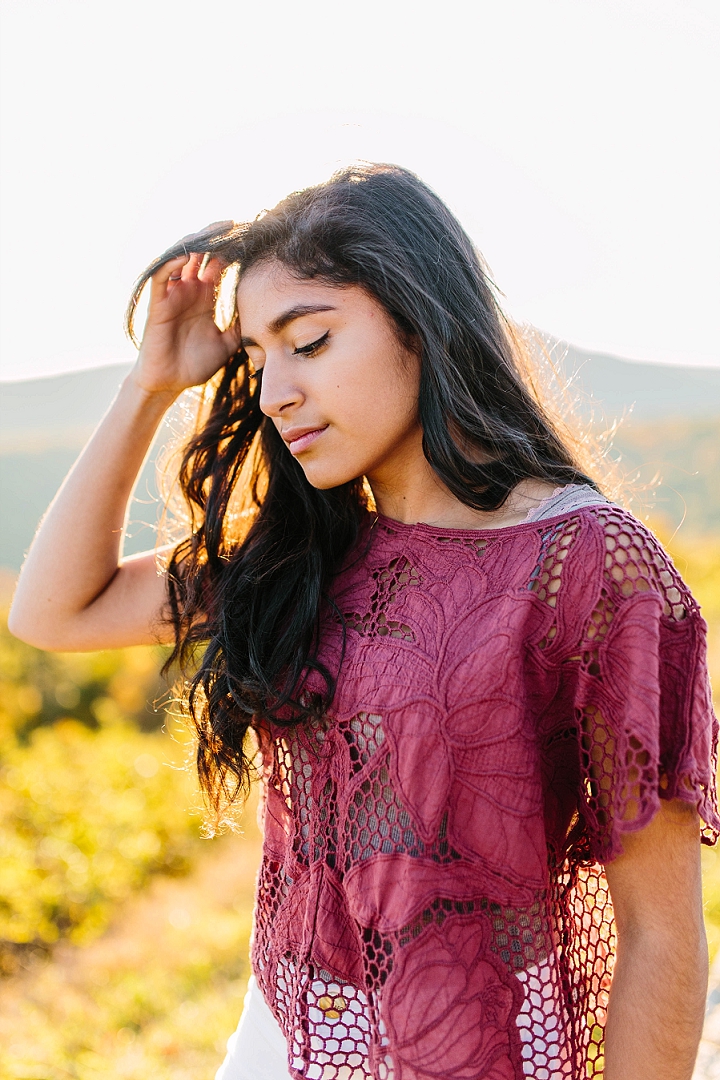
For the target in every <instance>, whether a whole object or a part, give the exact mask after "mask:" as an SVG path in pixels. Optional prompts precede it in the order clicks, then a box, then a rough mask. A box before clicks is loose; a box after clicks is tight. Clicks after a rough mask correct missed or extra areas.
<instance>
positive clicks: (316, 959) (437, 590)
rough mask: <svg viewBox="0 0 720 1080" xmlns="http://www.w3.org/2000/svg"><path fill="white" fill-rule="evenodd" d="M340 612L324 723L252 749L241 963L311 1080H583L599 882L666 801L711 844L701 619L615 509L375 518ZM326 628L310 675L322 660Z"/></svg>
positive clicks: (332, 633)
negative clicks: (245, 952)
mask: <svg viewBox="0 0 720 1080" xmlns="http://www.w3.org/2000/svg"><path fill="white" fill-rule="evenodd" d="M335 598H336V600H337V603H338V606H339V608H340V610H341V611H342V612H343V614H344V616H345V621H346V625H347V640H346V650H345V656H344V659H343V663H342V667H341V670H340V677H339V682H338V687H337V693H336V696H335V700H334V702H333V706H332V710H331V712H330V713H329V715H328V716H327V718H326V722H325V723H324V724H322V725H321V724H317V725H315V726H314V727H313V728H311V729H308V728H307V727H304V728H301V729H298V730H295V731H294V732H288V731H285V730H280V729H279V728H275V729H273V730H272V731H269V732H268V733H267V738H266V741H265V759H266V800H265V812H264V816H265V843H264V857H263V863H262V867H261V870H260V875H259V882H258V899H257V908H256V916H255V930H254V940H253V968H254V971H255V974H256V976H257V979H258V982H259V984H260V987H261V989H262V991H263V994H264V996H265V998H266V1000H267V1002H268V1004H269V1005H270V1007H271V1009H272V1011H273V1013H274V1015H275V1017H276V1018H277V1020H278V1022H279V1024H280V1026H281V1028H282V1029H283V1031H284V1033H285V1035H286V1036H287V1040H288V1054H289V1065H290V1072H291V1075H292V1076H293V1077H296V1078H300V1077H308V1078H313V1080H320V1078H323V1080H365V1078H370V1077H372V1078H373V1080H428V1078H437V1080H439V1078H443V1080H480V1078H482V1080H520V1078H522V1077H527V1076H531V1077H534V1078H536V1080H560V1078H563V1080H565V1078H567V1080H570V1078H573V1080H580V1078H582V1080H587V1078H589V1077H600V1076H601V1075H602V1071H603V1068H602V1032H603V1024H604V1018H605V1010H606V1006H607V1000H608V990H609V986H610V980H611V977H612V967H613V955H614V946H615V934H614V929H613V916H612V909H611V904H610V900H609V895H608V889H607V884H606V881H605V877H604V874H603V870H602V864H603V863H604V862H605V861H607V860H609V859H612V858H613V857H615V856H616V855H617V854H618V853H619V852H620V851H621V850H622V837H623V834H624V833H625V832H628V831H633V830H637V829H641V828H642V827H643V826H644V825H646V824H647V823H648V822H649V821H650V819H651V818H652V816H653V814H654V813H655V811H656V810H657V808H658V805H659V799H661V798H666V799H670V798H680V799H683V800H686V801H687V802H690V803H692V804H694V805H696V806H697V807H698V810H699V812H700V814H701V816H702V819H703V822H704V824H705V829H704V838H705V839H706V840H707V841H708V842H712V840H714V839H715V837H716V836H717V833H718V831H719V830H720V821H719V820H718V814H717V808H716V801H715V793H714V776H715V745H716V733H717V723H716V721H715V719H714V717H713V713H712V708H711V703H710V696H709V687H708V679H707V674H706V668H705V642H704V633H705V624H704V622H703V620H702V618H701V616H700V613H699V611H698V608H697V605H696V603H695V602H694V601H693V599H692V597H691V596H690V594H689V593H688V590H687V588H686V587H685V586H684V584H683V582H682V581H681V580H680V578H679V576H678V574H677V572H676V571H675V569H674V567H673V566H672V564H671V562H670V561H669V559H668V557H667V556H666V555H665V553H664V552H663V550H662V549H661V548H660V546H659V545H658V543H657V541H656V540H655V539H654V538H653V536H652V535H651V534H650V533H648V531H647V530H646V529H645V528H644V526H643V525H641V524H640V523H639V522H638V521H636V520H635V519H634V518H633V517H632V516H631V515H630V514H628V513H626V512H625V511H623V510H620V509H618V508H617V507H615V506H612V505H610V504H605V505H596V506H585V507H581V508H579V509H577V510H574V511H572V512H570V513H568V512H565V513H564V514H560V515H557V516H554V517H551V518H549V519H548V520H543V521H533V522H527V523H523V524H521V525H516V526H513V527H510V528H506V529H498V530H492V531H490V530H487V531H463V530H447V529H441V528H435V527H430V526H427V525H423V524H419V525H403V524H398V523H396V522H392V521H389V520H386V519H383V518H381V519H379V520H378V521H377V522H375V523H374V524H373V525H372V526H370V527H369V528H368V529H367V530H366V532H365V533H364V534H363V536H362V537H361V541H360V544H359V545H358V548H357V550H356V551H355V553H354V555H353V557H352V558H351V559H349V560H348V564H347V569H346V570H345V571H344V572H343V573H341V574H340V575H339V577H338V579H337V581H336V586H335ZM341 641H342V635H341V631H340V626H339V623H338V621H337V619H336V618H333V617H332V616H331V615H330V614H328V616H327V618H326V620H325V624H324V631H323V637H322V641H321V650H320V654H321V657H322V658H323V659H324V660H325V662H326V663H327V664H328V666H329V667H330V668H331V669H337V667H338V666H339V662H340V649H341Z"/></svg>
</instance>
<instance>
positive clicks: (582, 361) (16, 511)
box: [0, 346, 720, 571]
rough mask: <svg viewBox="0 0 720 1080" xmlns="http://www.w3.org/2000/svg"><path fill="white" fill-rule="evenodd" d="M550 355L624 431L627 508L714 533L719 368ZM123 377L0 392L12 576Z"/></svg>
mask: <svg viewBox="0 0 720 1080" xmlns="http://www.w3.org/2000/svg"><path fill="white" fill-rule="evenodd" d="M553 356H554V357H555V361H554V362H555V365H556V367H557V368H558V369H559V370H560V372H561V374H562V379H563V381H569V383H570V389H569V397H570V399H571V400H572V401H573V402H574V404H575V408H576V411H577V413H578V415H579V417H580V419H581V420H582V421H584V422H587V423H592V426H593V428H594V429H595V430H598V431H602V430H604V429H606V428H608V427H611V426H612V425H613V423H615V422H616V421H621V423H620V427H619V430H618V432H617V434H616V436H615V438H614V439H613V444H612V449H611V452H610V456H611V457H612V458H613V459H616V460H619V462H620V471H621V473H622V474H623V475H625V476H626V478H627V479H628V480H629V481H630V484H629V486H630V488H631V489H632V496H631V503H632V509H633V510H635V512H636V513H638V514H639V515H640V516H642V517H647V516H650V517H652V519H653V521H657V522H660V523H661V524H662V526H663V527H664V529H665V530H666V531H667V532H668V533H672V532H673V531H674V530H675V529H677V528H678V527H679V526H680V525H681V523H684V526H683V527H684V529H686V530H688V531H692V532H701V533H711V532H713V531H714V530H716V529H718V528H720V487H718V485H717V483H716V482H715V481H716V477H717V476H718V475H720V369H716V368H689V367H672V366H669V365H662V364H640V363H633V362H631V361H628V360H621V359H618V358H617V357H613V356H604V355H601V354H589V353H587V352H584V351H583V350H581V349H578V348H575V347H573V346H556V347H555V348H554V349H553ZM128 370H129V365H128V364H116V365H112V366H109V367H102V368H95V369H92V370H89V371H79V372H73V373H71V374H68V375H59V376H56V377H54V378H47V379H32V380H28V381H26V382H14V383H4V384H0V418H1V423H0V505H2V507H3V514H2V520H1V522H0V567H2V568H5V569H8V570H11V571H17V570H18V569H19V567H20V565H21V563H22V559H23V554H24V552H25V551H26V550H27V547H28V545H29V543H30V541H31V539H32V536H33V533H34V531H35V528H36V526H37V523H38V521H39V519H40V517H41V515H42V513H43V511H44V510H45V508H46V507H47V505H48V503H49V502H50V500H51V499H52V497H53V495H54V494H55V492H56V491H57V489H58V487H59V486H60V483H61V482H62V479H63V477H64V476H65V474H66V473H67V471H68V470H69V468H70V466H71V465H72V463H73V461H74V460H75V458H76V457H77V454H78V452H79V450H80V448H81V447H82V445H83V443H84V442H85V440H86V439H87V438H88V436H89V435H90V433H91V432H92V430H93V428H94V427H95V425H96V424H97V422H98V420H99V419H100V418H101V416H102V414H103V413H104V411H105V409H106V408H107V407H108V405H109V404H110V402H111V400H112V398H113V396H114V394H115V392H116V390H117V388H118V386H119V385H120V382H121V381H122V379H123V377H124V376H125V374H126V372H127V371H128ZM162 441H163V436H162V434H161V435H160V437H159V439H158V444H157V445H158V446H159V445H160V444H161V443H162ZM153 460H154V453H152V452H151V454H150V458H149V460H148V463H147V465H146V467H145V470H144V472H143V475H142V476H141V478H140V480H139V482H138V485H137V488H136V495H137V497H136V500H135V502H134V504H133V506H132V508H131V512H130V528H129V535H128V537H127V539H126V543H125V551H126V553H131V552H134V551H141V550H143V549H145V548H147V547H149V546H151V545H152V543H153V535H154V534H153V529H154V525H155V522H156V518H157V511H158V506H157V503H156V502H155V496H156V487H155V480H154V465H153ZM658 478H659V479H660V480H661V483H660V484H659V485H658V484H657V480H658Z"/></svg>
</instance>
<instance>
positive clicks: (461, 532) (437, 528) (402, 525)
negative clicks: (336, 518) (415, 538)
mask: <svg viewBox="0 0 720 1080" xmlns="http://www.w3.org/2000/svg"><path fill="white" fill-rule="evenodd" d="M606 505H607V503H602V502H597V503H588V504H587V505H586V506H579V507H577V509H575V510H564V511H561V512H560V513H558V514H553V515H552V516H551V517H544V518H539V519H537V520H535V521H518V522H516V523H515V524H514V525H500V526H498V527H497V528H495V529H492V528H485V529H482V528H481V529H457V528H453V527H450V526H448V527H447V528H446V527H445V526H443V525H429V524H428V523H427V522H425V521H415V522H408V521H396V520H395V518H390V517H386V516H385V514H381V513H380V512H379V511H377V510H376V511H375V521H376V522H377V523H378V524H380V525H384V526H386V527H387V528H389V529H394V530H395V531H396V532H405V533H410V532H416V531H420V532H424V533H427V534H429V535H434V536H438V535H439V536H447V535H448V534H449V533H452V535H453V536H458V537H466V536H467V537H472V536H480V535H482V536H497V535H499V534H500V533H516V532H526V531H527V530H528V529H536V528H537V527H538V526H539V525H548V524H549V523H550V522H558V521H562V520H564V519H565V518H568V517H572V516H574V515H575V514H581V513H583V512H584V511H586V510H596V509H597V507H598V506H606Z"/></svg>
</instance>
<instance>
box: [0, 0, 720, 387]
mask: <svg viewBox="0 0 720 1080" xmlns="http://www.w3.org/2000/svg"><path fill="white" fill-rule="evenodd" d="M3 11H4V28H3V42H2V48H3V52H4V56H3V57H2V66H3V80H4V88H3V95H2V102H3V104H2V108H3V123H4V146H3V154H2V163H3V165H2V193H3V207H2V213H3V219H2V240H3V256H2V258H3V261H2V280H1V283H0V298H1V300H2V342H1V344H2V353H1V358H2V363H1V367H0V377H2V378H5V379H8V378H10V379H17V378H27V377H30V376H34V375H46V374H51V373H56V372H61V371H69V370H74V369H78V368H82V367H89V366H94V365H96V364H101V363H109V362H112V361H117V360H122V359H129V358H131V357H132V356H133V355H134V350H133V349H132V347H131V346H130V345H129V343H128V342H127V341H126V340H125V338H124V336H123V333H122V327H121V323H122V313H123V310H124V306H125V302H126V299H127V295H128V292H129V289H130V286H131V284H132V281H133V279H134V278H135V276H136V275H137V273H138V272H139V271H140V270H141V269H142V267H143V266H144V265H145V264H146V263H147V262H149V261H150V259H151V258H152V257H154V256H155V255H156V254H157V253H159V252H160V251H161V250H163V249H164V248H165V247H167V246H168V245H169V244H170V243H171V242H172V241H174V240H176V239H177V238H178V237H179V236H182V235H184V234H185V233H187V232H190V231H194V230H196V229H198V228H199V227H201V226H202V225H204V224H205V223H207V222H209V221H213V220H217V219H220V218H228V217H234V218H236V219H242V218H246V217H250V216H254V215H255V214H256V213H257V212H258V211H259V210H261V209H262V208H263V207H267V206H271V205H273V204H274V203H275V202H276V201H277V200H278V199H279V198H281V197H282V196H283V195H284V194H286V193H287V192H288V191H290V190H293V189H296V188H298V187H300V186H304V185H305V184H307V183H311V182H314V181H316V180H319V179H322V178H323V177H325V176H327V175H328V174H329V173H330V172H331V171H332V170H333V169H334V168H336V167H337V166H338V165H339V164H342V163H344V162H345V161H347V160H349V159H353V158H364V159H366V160H385V161H394V162H397V163H399V164H402V165H406V166H408V167H410V168H413V169H414V170H415V171H417V172H418V173H419V174H420V175H421V176H422V177H423V178H424V179H425V180H427V181H428V182H429V183H430V184H431V185H432V186H433V187H434V188H435V189H436V190H437V191H438V192H439V193H440V194H441V195H442V196H443V197H444V198H445V199H446V201H447V202H448V203H449V204H450V205H451V207H452V208H453V209H454V210H455V211H456V212H457V213H458V214H459V216H460V218H461V220H462V221H463V223H464V224H465V226H466V227H467V228H468V229H469V231H470V232H471V234H472V235H473V237H474V238H475V240H476V241H477V243H478V244H479V246H480V248H481V250H482V251H483V252H484V254H485V256H486V258H487V260H488V261H489V263H490V265H491V267H492V269H493V272H494V275H495V278H496V281H497V282H498V284H499V286H500V287H501V288H502V290H503V291H504V292H505V294H506V296H507V298H508V304H509V306H510V308H511V310H512V311H513V312H514V313H515V314H516V315H518V316H519V317H521V318H523V319H527V320H529V321H531V322H533V323H535V324H536V325H537V326H539V327H541V328H542V329H544V330H546V331H548V332H551V333H553V334H555V335H557V336H559V337H563V338H566V339H569V340H571V341H573V342H575V343H576V344H579V345H581V346H586V347H588V348H589V349H594V350H598V351H600V350H602V351H608V352H614V353H616V354H618V355H622V356H626V357H631V358H636V359H640V360H663V361H670V362H679V363H696V364H720V348H719V347H718V312H717V308H718V296H719V295H720V278H719V276H718V263H719V261H720V260H719V259H718V251H719V250H720V221H719V214H718V209H719V205H720V200H718V197H717V193H718V191H720V163H719V159H720V147H719V141H718V130H719V125H718V102H719V101H720V94H719V91H720V86H719V85H718V82H719V80H718V71H720V64H718V63H717V56H718V38H719V37H720V18H719V16H718V13H719V12H720V6H719V5H718V4H717V2H716V0H676V2H675V0H492V2H488V0H472V2H470V0H444V2H443V3H434V4H430V3H428V2H426V0H412V2H406V0H363V2H362V3H356V4H343V3H338V0H304V2H303V3H299V2H298V0H253V2H252V3H247V2H245V0H213V2H212V3H208V4H200V3H198V2H197V0H193V2H191V0H123V2H122V3H118V2H112V0H109V2H107V3H95V2H93V0H4V4H3Z"/></svg>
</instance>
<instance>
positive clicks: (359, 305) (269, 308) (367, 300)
mask: <svg viewBox="0 0 720 1080" xmlns="http://www.w3.org/2000/svg"><path fill="white" fill-rule="evenodd" d="M238 312H239V318H240V331H241V334H242V343H243V345H244V347H245V349H246V351H247V354H248V356H249V357H250V360H251V362H252V364H253V366H254V368H255V370H256V371H257V370H260V369H262V373H263V376H262V390H261V394H260V408H261V409H262V411H263V412H264V413H265V415H266V416H269V417H270V418H271V419H272V421H273V423H274V424H275V426H276V428H277V429H278V431H279V432H280V434H281V435H282V437H283V439H284V440H285V443H286V445H287V447H288V453H290V454H292V455H293V456H294V457H296V458H297V460H298V462H299V463H300V465H301V466H302V468H303V470H304V472H305V475H306V476H307V479H308V481H309V482H310V483H311V484H312V485H313V487H316V488H331V487H336V486H337V485H339V484H343V483H345V482H347V481H348V480H354V479H356V478H357V477H360V476H366V477H367V478H368V480H369V481H370V483H371V484H373V485H375V484H378V485H381V486H383V487H385V488H387V487H388V486H389V487H391V488H392V487H395V486H396V484H397V483H398V482H400V483H402V477H403V475H404V474H406V473H407V472H408V469H410V470H411V469H412V468H413V467H415V466H416V464H417V458H418V455H420V456H421V457H422V445H421V444H422V433H421V430H420V425H419V423H418V415H417V413H418V391H419V383H420V362H419V358H418V356H417V355H416V354H415V353H414V352H412V351H410V350H409V349H408V348H406V347H405V346H403V345H402V343H401V342H400V340H399V337H398V333H397V330H396V328H395V324H394V323H393V321H392V320H391V318H390V316H389V315H388V314H387V312H386V311H385V309H384V308H383V307H382V306H381V305H380V304H379V303H378V301H377V300H375V299H374V298H373V297H372V296H370V295H369V294H368V293H366V292H365V290H364V289H362V288H360V287H359V286H354V285H352V286H347V287H342V288H338V287H337V286H333V285H328V284H326V283H323V282H321V281H302V280H298V279H297V278H296V277H294V276H293V275H292V273H291V272H290V271H289V270H287V268H285V267H284V266H283V265H282V264H281V263H278V262H271V263H264V264H260V265H258V266H256V267H253V268H252V269H251V270H250V271H248V273H247V275H245V276H244V277H243V278H242V279H241V281H240V285H239V287H238Z"/></svg>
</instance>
